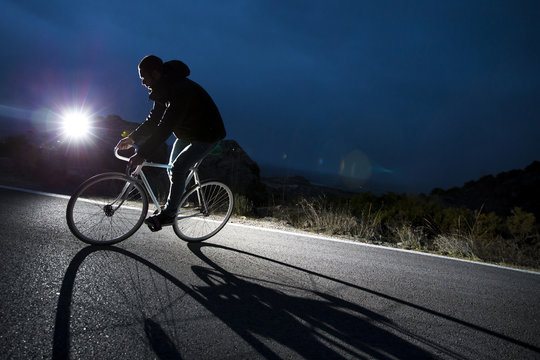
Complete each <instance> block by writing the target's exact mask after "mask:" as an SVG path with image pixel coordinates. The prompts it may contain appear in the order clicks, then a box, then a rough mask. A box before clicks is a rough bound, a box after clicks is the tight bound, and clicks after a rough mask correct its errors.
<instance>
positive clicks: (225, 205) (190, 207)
mask: <svg viewBox="0 0 540 360" xmlns="http://www.w3.org/2000/svg"><path fill="white" fill-rule="evenodd" d="M233 205H234V200H233V194H232V192H231V190H230V189H229V187H228V186H227V185H225V184H223V183H220V182H218V181H208V182H204V183H202V184H201V186H200V187H199V186H195V187H194V188H192V189H191V190H189V191H188V192H187V193H186V194H185V195H184V197H183V198H182V200H181V202H180V206H179V207H178V211H177V215H176V219H175V221H174V224H173V228H174V232H175V233H176V235H178V237H180V238H181V239H182V240H185V241H189V242H198V241H203V240H206V239H208V238H210V237H212V236H214V235H215V234H217V233H218V231H220V230H221V229H222V228H223V227H224V226H225V224H226V223H227V221H229V218H230V217H231V214H232V211H233Z"/></svg>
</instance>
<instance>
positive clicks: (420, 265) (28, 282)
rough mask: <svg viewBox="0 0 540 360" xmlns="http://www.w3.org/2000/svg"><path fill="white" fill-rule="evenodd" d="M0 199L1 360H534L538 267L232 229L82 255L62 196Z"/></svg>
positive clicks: (539, 340) (164, 235)
mask: <svg viewBox="0 0 540 360" xmlns="http://www.w3.org/2000/svg"><path fill="white" fill-rule="evenodd" d="M0 199H1V204H2V205H1V208H0V218H1V219H2V227H1V229H2V230H1V233H0V234H1V235H0V244H1V252H0V271H1V273H0V274H1V276H2V277H1V279H2V281H1V287H0V297H1V309H2V317H1V319H2V321H1V322H0V351H1V352H0V357H1V358H7V359H42V358H43V359H49V358H72V359H259V358H260V359H302V358H305V359H429V358H436V359H439V358H440V359H475V360H477V359H539V358H540V275H539V274H538V273H531V272H524V271H516V270H511V269H505V268H501V267H495V266H488V265H483V264H476V263H471V262H465V261H458V260H453V259H447V258H443V257H437V256H429V255H424V254H419V253H414V252H406V251H397V250H392V249H386V248H382V247H375V246H365V245H362V244H358V243H352V242H346V241H331V240H328V239H323V238H317V237H313V236H304V235H296V234H292V233H285V232H279V231H268V230H265V229H259V228H251V227H246V226H240V225H236V224H234V223H233V224H228V225H227V226H226V227H225V228H224V229H223V230H222V232H220V233H219V234H218V235H216V236H215V237H214V238H212V239H210V240H208V241H206V242H204V243H202V244H197V245H193V244H187V243H184V242H182V241H181V240H179V239H178V238H176V236H175V235H174V233H173V231H172V229H170V228H168V229H165V230H163V231H161V232H159V233H151V232H150V231H148V230H147V229H146V228H141V229H140V230H139V231H138V232H137V233H136V234H135V235H134V236H133V237H131V238H130V239H128V240H126V241H124V242H123V243H121V244H119V245H117V246H110V247H93V246H87V245H85V244H84V243H82V242H80V241H78V240H77V239H76V238H74V237H73V236H72V235H71V233H70V232H69V230H68V228H67V226H66V223H65V220H64V217H65V215H64V214H65V207H66V204H67V199H65V198H62V197H54V196H47V195H42V194H35V193H26V192H20V191H14V190H9V189H5V188H4V189H2V188H0Z"/></svg>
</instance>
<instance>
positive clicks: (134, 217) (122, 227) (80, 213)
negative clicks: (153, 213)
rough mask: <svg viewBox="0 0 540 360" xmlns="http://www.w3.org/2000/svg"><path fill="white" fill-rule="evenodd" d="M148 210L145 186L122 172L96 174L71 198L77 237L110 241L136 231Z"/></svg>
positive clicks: (70, 218) (69, 210)
mask: <svg viewBox="0 0 540 360" xmlns="http://www.w3.org/2000/svg"><path fill="white" fill-rule="evenodd" d="M147 212H148V200H147V198H146V192H145V191H144V190H143V188H142V186H141V185H139V183H138V182H136V181H135V180H134V179H132V178H130V177H128V176H126V175H124V174H120V173H105V174H101V175H96V176H94V177H92V178H90V179H88V180H87V181H85V182H84V183H82V184H81V186H79V188H78V189H77V190H76V191H75V193H74V194H73V195H72V196H71V198H70V199H69V202H68V207H67V211H66V219H67V223H68V227H69V229H70V230H71V232H72V233H73V235H75V236H76V237H77V238H79V239H80V240H82V241H84V242H86V243H89V244H94V245H109V244H114V243H117V242H119V241H122V240H125V239H127V238H128V237H130V236H131V235H133V234H134V233H135V231H137V230H138V229H139V227H140V226H141V224H142V223H143V221H144V219H145V217H146V215H147Z"/></svg>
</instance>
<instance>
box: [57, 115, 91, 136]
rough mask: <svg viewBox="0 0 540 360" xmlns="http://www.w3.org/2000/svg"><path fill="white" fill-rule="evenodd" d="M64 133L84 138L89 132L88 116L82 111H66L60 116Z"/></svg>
mask: <svg viewBox="0 0 540 360" xmlns="http://www.w3.org/2000/svg"><path fill="white" fill-rule="evenodd" d="M62 127H63V129H64V134H65V135H67V136H68V137H70V138H84V137H86V136H88V134H89V133H90V117H89V116H88V114H86V113H84V112H78V111H73V112H68V113H66V114H65V115H63V116H62Z"/></svg>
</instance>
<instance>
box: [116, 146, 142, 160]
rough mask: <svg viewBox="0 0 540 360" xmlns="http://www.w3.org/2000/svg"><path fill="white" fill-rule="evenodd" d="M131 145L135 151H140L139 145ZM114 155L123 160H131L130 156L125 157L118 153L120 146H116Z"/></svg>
mask: <svg viewBox="0 0 540 360" xmlns="http://www.w3.org/2000/svg"><path fill="white" fill-rule="evenodd" d="M131 147H132V148H134V149H135V152H138V151H139V147H138V146H137V145H135V144H131ZM114 156H116V157H117V158H118V159H120V160H122V161H129V158H128V157H125V156H122V155H120V154H118V148H116V147H115V148H114Z"/></svg>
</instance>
